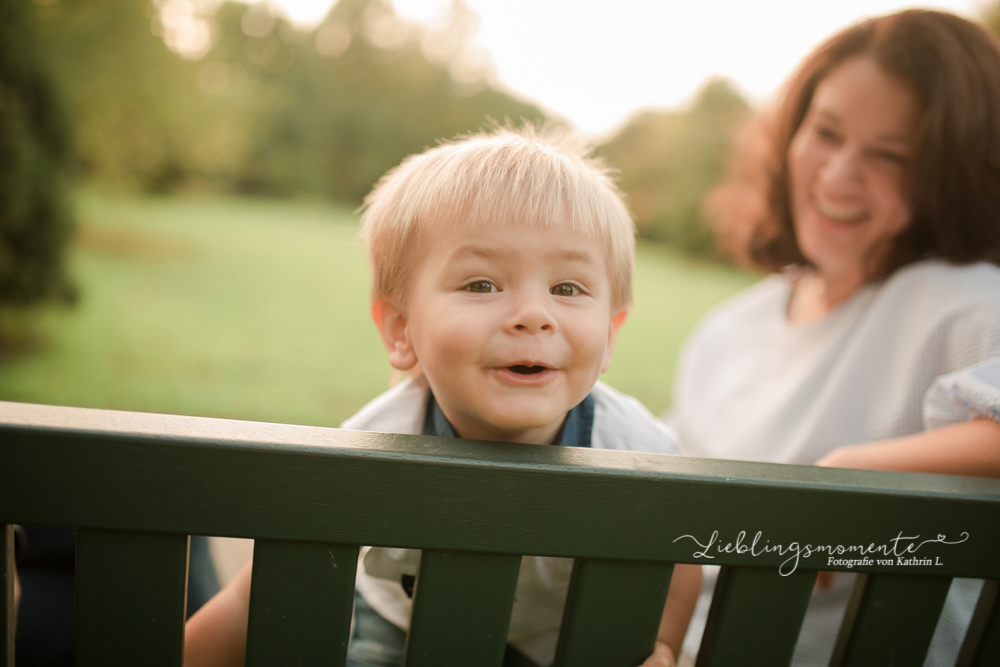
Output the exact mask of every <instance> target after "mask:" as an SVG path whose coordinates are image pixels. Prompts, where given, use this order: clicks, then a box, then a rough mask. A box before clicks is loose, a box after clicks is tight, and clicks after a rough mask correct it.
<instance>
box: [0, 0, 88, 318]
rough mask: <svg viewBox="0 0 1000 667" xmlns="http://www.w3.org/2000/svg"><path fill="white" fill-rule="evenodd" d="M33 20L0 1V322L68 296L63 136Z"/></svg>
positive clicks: (17, 4)
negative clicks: (19, 310) (15, 309)
mask: <svg viewBox="0 0 1000 667" xmlns="http://www.w3.org/2000/svg"><path fill="white" fill-rule="evenodd" d="M34 19H35V17H34V14H33V10H32V5H31V4H30V3H28V2H24V1H8V2H0V316H3V315H4V314H5V313H9V312H10V309H11V308H12V307H22V306H30V305H34V304H36V303H39V302H42V301H46V300H60V301H63V302H70V301H72V300H73V297H74V294H75V292H74V290H73V286H72V283H71V281H70V280H69V278H68V276H67V273H66V268H65V251H66V246H67V243H68V241H69V238H70V234H71V232H72V219H71V215H70V212H69V207H68V205H67V201H66V178H65V176H66V170H65V168H66V165H67V162H68V159H69V156H70V139H69V137H70V133H69V128H68V124H67V121H66V117H65V115H64V114H63V106H62V104H61V100H60V98H59V96H58V94H57V92H56V89H55V86H54V85H53V82H52V79H51V77H50V75H49V72H48V70H47V69H46V67H45V63H44V61H43V59H42V56H41V54H40V53H39V52H38V49H37V47H36V41H35V27H36V25H35V20H34ZM0 324H2V321H0ZM2 333H3V331H2V330H0V334H2Z"/></svg>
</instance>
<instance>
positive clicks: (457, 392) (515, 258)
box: [373, 225, 626, 444]
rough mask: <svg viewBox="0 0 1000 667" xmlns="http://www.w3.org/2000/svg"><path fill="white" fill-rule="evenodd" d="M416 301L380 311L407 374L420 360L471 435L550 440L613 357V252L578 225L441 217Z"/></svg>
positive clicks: (418, 272) (429, 236) (425, 254)
mask: <svg viewBox="0 0 1000 667" xmlns="http://www.w3.org/2000/svg"><path fill="white" fill-rule="evenodd" d="M417 256H418V257H419V258H420V259H419V260H418V262H417V264H416V265H415V266H414V268H413V271H412V273H411V276H410V282H409V285H408V286H407V298H406V303H405V305H403V306H401V307H397V306H396V305H394V304H390V303H389V302H387V301H380V302H377V303H376V304H375V306H374V308H373V315H374V316H375V320H376V325H377V326H378V327H379V332H380V334H381V335H382V339H383V341H384V342H385V345H386V348H387V349H388V351H389V361H390V362H391V363H392V365H393V366H394V367H395V368H397V369H399V370H408V369H410V368H412V367H413V366H414V365H415V364H417V363H419V364H420V367H421V369H422V370H423V372H424V375H425V376H426V378H427V381H428V383H429V384H430V387H431V390H432V391H433V392H434V396H435V398H436V399H437V401H438V403H439V404H440V406H441V409H442V410H443V411H444V414H445V416H446V417H448V420H449V421H450V422H451V424H452V426H454V427H455V430H456V432H457V433H458V434H459V435H460V436H461V437H463V438H470V439H477V440H499V441H516V442H530V443H539V444H550V443H552V442H553V441H554V440H555V437H556V435H557V434H558V432H559V428H560V427H561V426H562V423H563V420H564V417H565V416H566V413H567V412H568V411H569V410H570V409H571V408H572V407H573V406H575V405H576V404H577V403H579V402H580V401H581V400H583V398H584V397H585V396H586V395H587V394H588V393H589V392H590V390H591V389H592V388H593V386H594V383H595V382H596V381H597V378H598V376H599V375H600V374H601V373H602V372H603V371H605V370H607V368H608V365H609V364H610V361H611V352H612V350H613V349H614V343H615V336H616V334H617V331H618V328H619V327H620V326H621V324H622V322H624V319H625V315H626V311H625V310H624V309H622V310H620V311H618V312H613V311H612V305H611V284H610V281H609V279H608V271H607V251H606V249H605V247H604V245H603V244H602V243H601V242H600V241H598V240H597V239H594V238H591V237H589V236H586V235H583V234H580V233H577V232H573V231H572V230H570V229H569V228H568V227H562V226H557V227H552V228H538V227H530V226H527V225H509V226H504V227H493V228H491V227H488V226H485V225H482V226H477V225H473V226H470V227H464V226H457V225H438V226H436V227H433V226H432V227H431V228H430V229H428V230H427V231H426V233H424V234H423V238H422V240H421V247H420V250H419V251H418V252H417Z"/></svg>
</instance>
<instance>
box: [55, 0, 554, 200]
mask: <svg viewBox="0 0 1000 667" xmlns="http://www.w3.org/2000/svg"><path fill="white" fill-rule="evenodd" d="M164 3H165V0H161V2H160V6H162V5H164ZM452 14H453V24H454V25H452V26H450V28H452V30H451V33H452V34H451V35H450V38H451V39H452V40H453V41H456V40H457V41H459V42H460V41H461V39H462V37H463V35H462V34H460V33H461V30H460V28H461V27H462V26H463V25H465V24H467V21H466V19H467V17H468V10H467V9H466V8H465V6H464V4H462V2H461V1H460V0H455V2H454V3H453V9H452ZM42 18H43V25H44V29H45V35H44V37H45V40H44V41H45V45H46V48H47V50H48V51H49V52H51V54H52V57H53V60H54V62H55V63H56V64H57V71H58V74H59V80H60V82H61V85H62V86H63V87H64V88H65V90H66V93H67V98H68V99H69V101H70V106H71V109H72V112H73V117H74V119H75V121H76V123H77V125H78V134H79V151H78V160H77V166H78V168H79V169H80V171H81V172H82V173H83V174H84V175H85V176H87V177H89V178H93V179H96V180H98V181H103V182H111V183H116V184H120V185H123V186H125V187H131V188H137V189H140V190H143V191H148V192H167V191H170V190H172V189H174V188H176V187H178V186H182V185H185V184H191V183H201V184H208V185H210V186H212V187H215V188H221V189H232V190H238V191H242V192H251V193H261V194H272V195H295V194H301V193H309V194H314V195H319V196H323V197H330V198H333V199H336V200H340V201H344V202H346V203H350V204H357V203H359V202H360V200H361V198H362V197H363V196H364V195H365V194H366V193H367V191H368V190H369V189H370V188H371V186H372V184H373V183H374V182H375V181H376V180H377V179H378V178H379V176H381V175H382V174H383V173H384V172H385V171H386V170H388V169H389V168H391V167H392V166H394V165H396V164H398V163H399V161H400V160H401V159H402V158H403V157H404V156H406V155H407V154H409V153H412V152H415V151H420V150H422V149H423V148H424V147H425V146H428V145H432V144H433V143H434V142H435V140H437V139H439V138H449V137H452V136H454V135H456V134H458V133H461V132H467V131H470V130H475V129H478V128H480V127H483V126H485V125H486V124H487V123H488V118H489V117H493V118H496V119H500V120H502V119H503V118H505V117H511V118H513V119H515V120H517V119H519V118H521V117H524V118H527V119H531V120H537V119H541V118H542V113H541V111H540V110H539V109H538V108H537V107H535V106H534V105H531V104H528V103H525V102H522V101H520V100H517V99H515V98H513V97H512V96H510V95H508V94H506V93H504V92H501V91H499V90H497V89H496V88H494V87H492V86H491V85H489V84H488V83H487V82H486V81H485V79H481V80H479V81H478V82H475V81H474V82H473V85H472V86H471V87H470V86H469V85H466V84H463V83H462V82H461V81H460V80H459V78H460V77H458V78H457V77H456V75H455V71H454V70H455V68H453V67H450V66H449V63H448V62H437V61H434V60H432V59H431V58H429V57H428V56H427V55H426V53H425V51H426V49H425V48H423V45H424V44H425V43H426V42H427V38H428V37H429V36H430V37H433V35H428V31H427V30H424V29H421V28H420V27H419V26H415V25H409V24H406V23H404V22H403V21H402V20H401V19H399V18H398V17H397V16H396V14H395V12H394V10H393V8H392V5H391V3H389V2H388V1H387V0H340V2H338V3H337V4H336V6H335V7H334V9H333V11H332V12H331V14H330V15H329V16H328V17H327V18H326V20H325V21H324V22H323V24H321V25H320V26H317V27H316V28H315V29H313V30H310V31H300V30H297V29H295V28H294V27H293V26H291V25H290V24H288V23H287V22H285V21H284V20H282V19H281V18H280V17H277V16H274V15H272V14H271V13H270V11H269V9H268V8H267V6H266V5H265V4H257V5H251V6H247V5H245V4H239V3H233V2H227V3H224V4H222V5H219V6H217V7H215V9H214V11H213V13H212V14H211V15H209V16H206V17H205V18H206V19H207V20H208V21H210V22H211V24H212V26H213V28H214V32H215V39H214V42H213V45H212V47H211V49H210V50H209V51H208V53H207V54H205V55H204V56H203V57H201V58H199V59H197V60H185V59H182V58H181V57H179V56H177V55H176V54H175V53H173V52H171V51H170V50H169V49H168V48H167V46H166V45H165V43H164V40H163V39H161V38H160V37H159V36H157V35H156V34H154V33H161V34H164V32H163V31H164V30H165V28H164V27H163V26H162V25H161V24H160V23H159V22H158V14H157V5H154V4H152V3H151V2H146V3H144V2H136V1H135V0H52V2H51V4H49V5H47V6H45V7H43V8H42ZM448 28H449V27H448V26H446V28H445V32H447V31H448Z"/></svg>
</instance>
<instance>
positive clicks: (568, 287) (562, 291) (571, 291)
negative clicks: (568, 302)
mask: <svg viewBox="0 0 1000 667" xmlns="http://www.w3.org/2000/svg"><path fill="white" fill-rule="evenodd" d="M549 292H551V293H552V294H555V295H556V296H576V295H577V294H579V293H580V288H579V287H577V286H576V285H574V284H572V283H559V284H558V285H556V286H555V287H553V288H552V289H551V290H549Z"/></svg>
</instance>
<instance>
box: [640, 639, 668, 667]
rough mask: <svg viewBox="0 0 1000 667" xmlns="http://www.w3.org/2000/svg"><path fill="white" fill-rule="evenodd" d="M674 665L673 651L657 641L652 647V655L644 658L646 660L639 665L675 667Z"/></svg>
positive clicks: (645, 666) (641, 666)
mask: <svg viewBox="0 0 1000 667" xmlns="http://www.w3.org/2000/svg"><path fill="white" fill-rule="evenodd" d="M676 665H677V662H676V661H675V660H674V652H673V651H671V650H670V647H669V646H667V645H666V644H664V643H663V642H661V641H658V642H656V646H654V647H653V655H651V656H649V657H648V658H646V662H644V663H642V665H640V666H639V667H676Z"/></svg>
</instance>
